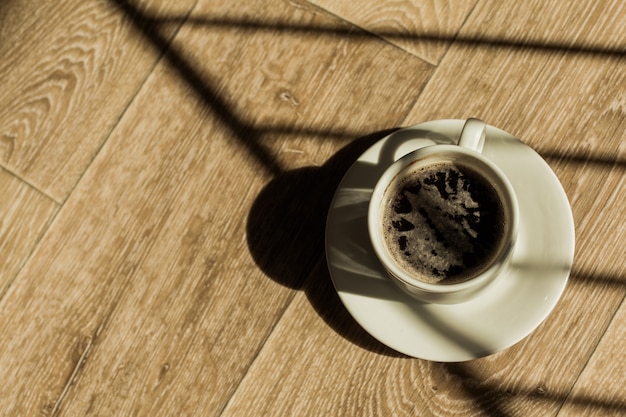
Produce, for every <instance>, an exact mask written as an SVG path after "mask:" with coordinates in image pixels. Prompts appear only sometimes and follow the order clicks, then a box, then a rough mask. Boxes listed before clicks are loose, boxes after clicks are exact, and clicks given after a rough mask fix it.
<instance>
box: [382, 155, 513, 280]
mask: <svg viewBox="0 0 626 417" xmlns="http://www.w3.org/2000/svg"><path fill="white" fill-rule="evenodd" d="M386 198H387V199H388V203H387V206H386V207H385V208H384V217H383V228H384V229H383V230H384V231H385V241H386V244H387V247H388V249H389V251H390V253H391V254H392V256H393V257H394V258H395V259H396V261H397V263H398V264H399V265H400V266H401V267H402V268H403V269H405V270H406V271H407V272H409V273H410V274H412V275H413V276H415V277H417V278H419V279H420V280H422V281H425V282H429V283H439V284H452V283H458V282H463V281H466V280H468V279H471V278H473V277H474V276H476V275H478V274H480V273H481V272H482V271H484V270H485V269H486V268H487V267H488V266H489V265H490V264H491V262H492V261H493V259H494V257H495V256H496V255H497V253H498V252H499V251H500V249H501V247H502V244H503V239H504V226H505V214H504V209H503V206H502V203H501V201H500V198H499V197H498V193H497V191H496V190H495V189H494V187H493V186H492V185H491V184H490V183H489V182H488V181H487V180H486V179H484V178H483V177H482V176H481V175H479V174H477V173H476V172H475V171H473V170H471V169H469V168H467V167H465V166H463V165H459V164H454V163H447V162H446V163H440V164H434V165H430V166H427V167H424V168H420V169H418V170H415V171H414V172H411V173H410V174H408V175H406V176H405V177H404V178H402V179H401V180H399V181H397V182H396V184H395V186H393V188H390V189H388V190H387V191H386Z"/></svg>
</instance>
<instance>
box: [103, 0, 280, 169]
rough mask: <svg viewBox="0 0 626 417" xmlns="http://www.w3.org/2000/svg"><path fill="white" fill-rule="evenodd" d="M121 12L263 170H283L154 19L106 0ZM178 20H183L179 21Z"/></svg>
mask: <svg viewBox="0 0 626 417" xmlns="http://www.w3.org/2000/svg"><path fill="white" fill-rule="evenodd" d="M109 1H110V2H111V3H113V4H114V5H116V6H117V7H118V8H119V9H120V10H122V11H123V12H124V14H125V15H126V17H127V18H128V20H129V21H130V22H131V23H132V24H133V26H134V27H135V29H137V30H138V31H139V32H140V33H141V34H142V35H144V37H145V38H146V39H147V40H149V41H150V42H151V43H152V45H153V46H154V47H155V48H156V49H157V50H158V51H159V52H160V53H161V54H162V56H163V57H164V58H165V59H166V60H167V62H168V63H169V64H170V66H171V68H172V69H174V70H175V71H176V72H177V73H178V75H179V76H180V77H181V78H182V79H183V80H185V81H186V82H187V84H188V85H189V86H190V87H192V89H193V90H194V91H195V92H196V94H197V95H198V96H199V97H200V99H201V100H202V101H203V102H204V103H205V104H206V105H207V108H209V109H210V110H212V111H213V113H214V114H215V115H216V116H217V117H219V118H220V119H221V121H222V122H223V125H224V126H226V127H227V128H228V129H229V130H230V131H231V133H233V136H234V137H235V138H237V139H238V140H239V142H240V143H241V144H243V145H244V146H245V147H247V148H248V150H249V151H250V152H251V154H252V155H254V156H255V157H256V158H257V159H258V160H259V161H260V162H261V163H262V164H263V165H264V166H265V168H266V169H267V170H268V171H269V172H270V173H271V174H273V175H278V174H280V173H281V172H283V169H282V167H281V166H280V165H279V163H278V162H277V161H276V159H275V158H274V157H273V156H272V153H271V151H270V150H269V149H267V148H266V147H265V146H263V144H262V143H261V140H260V139H261V135H262V132H261V131H259V130H258V129H256V128H255V127H254V126H253V125H251V124H249V123H247V122H246V121H245V120H243V119H241V118H239V117H238V116H237V115H236V114H235V112H234V110H233V107H234V106H233V105H232V104H231V103H229V102H228V101H226V99H224V98H223V97H222V96H221V95H220V94H219V93H218V89H217V88H216V87H215V86H214V85H212V84H211V83H210V81H209V80H208V79H206V78H204V77H202V76H201V75H200V74H199V73H198V71H197V70H196V69H194V68H193V67H192V66H191V64H189V62H188V61H187V60H185V58H183V53H182V52H181V51H180V50H178V49H177V48H176V47H175V45H173V44H172V43H171V42H170V41H169V40H168V39H167V38H166V37H165V36H163V35H162V34H161V33H159V30H158V25H155V20H154V19H150V18H148V17H146V16H145V15H144V14H142V12H141V11H140V10H139V9H138V8H136V7H135V6H133V5H131V4H130V3H129V2H127V1H125V0H109ZM181 20H184V19H182V18H181Z"/></svg>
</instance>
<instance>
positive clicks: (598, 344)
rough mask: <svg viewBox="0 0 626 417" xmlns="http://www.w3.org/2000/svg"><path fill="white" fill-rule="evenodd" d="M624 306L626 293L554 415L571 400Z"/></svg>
mask: <svg viewBox="0 0 626 417" xmlns="http://www.w3.org/2000/svg"><path fill="white" fill-rule="evenodd" d="M622 307H626V293H625V294H623V295H622V301H621V302H620V303H619V304H618V305H617V308H616V309H615V311H614V312H613V315H612V316H611V320H609V321H608V323H607V325H606V327H605V328H604V331H603V332H602V336H600V337H599V338H598V342H597V343H596V345H595V346H594V348H593V351H592V352H591V353H590V354H589V356H588V357H587V360H586V361H585V364H584V365H583V367H582V368H581V369H580V372H579V373H578V375H577V376H576V379H575V380H574V383H573V384H572V385H571V386H570V388H569V390H568V391H567V395H565V397H564V399H563V401H562V402H561V404H560V405H559V408H558V409H557V410H556V412H555V413H554V417H558V416H559V415H560V414H561V409H562V408H563V406H565V404H566V403H567V402H568V401H569V399H570V396H571V394H572V391H573V390H574V388H575V387H576V385H577V384H578V381H579V380H580V378H581V376H582V374H583V373H584V372H585V369H587V366H589V362H591V359H593V357H594V356H595V354H596V351H597V350H598V346H600V344H601V343H602V341H603V340H604V338H605V337H606V332H607V330H608V329H609V328H610V327H611V324H612V323H613V321H614V320H615V316H617V313H618V312H619V310H620V309H621V308H622Z"/></svg>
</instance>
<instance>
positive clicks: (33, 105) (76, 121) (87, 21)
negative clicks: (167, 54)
mask: <svg viewBox="0 0 626 417" xmlns="http://www.w3.org/2000/svg"><path fill="white" fill-rule="evenodd" d="M41 3H42V2H33V1H29V0H15V1H11V2H9V3H8V4H7V5H6V6H5V7H6V8H5V7H3V20H4V21H5V22H6V24H3V26H2V32H1V34H2V42H1V43H0V56H2V57H3V60H2V62H0V74H1V76H0V163H1V164H2V166H4V167H7V168H8V169H10V170H11V171H12V172H14V173H15V174H16V175H18V176H20V177H21V178H24V179H26V180H27V181H28V182H29V183H31V184H33V185H35V186H36V187H37V188H38V189H39V190H41V191H42V192H44V193H45V194H47V195H49V196H50V197H52V198H53V199H54V200H56V201H58V202H61V201H63V200H64V199H65V198H66V197H67V195H68V194H69V192H70V191H71V189H72V188H73V187H74V185H75V184H76V182H77V181H78V179H79V178H80V176H81V175H82V174H83V172H84V171H85V169H86V168H87V166H88V165H89V163H90V162H91V161H92V159H93V157H94V155H95V154H96V152H97V151H98V149H100V147H101V146H102V144H103V143H104V141H105V140H106V138H107V136H108V135H109V133H110V132H111V129H112V128H113V127H114V126H115V123H117V121H118V120H119V117H120V115H121V114H122V112H123V111H124V109H125V108H126V107H127V106H128V103H129V102H130V100H131V99H132V98H133V97H134V95H135V94H136V92H137V89H138V88H139V87H140V86H141V83H142V82H143V81H144V80H145V78H146V76H147V74H148V73H149V72H150V70H151V69H152V67H153V66H154V63H155V61H156V59H157V58H158V53H157V51H155V49H154V48H149V47H148V48H146V47H145V44H144V43H143V42H142V39H141V38H140V37H139V36H137V33H136V32H134V31H133V30H132V28H131V27H130V26H129V24H128V23H127V22H125V20H124V15H123V13H120V12H119V11H118V10H117V8H116V7H114V5H113V4H111V3H107V2H103V1H95V0H90V1H82V0H80V1H64V2H55V1H48V2H43V4H41ZM193 3H194V1H193V0H187V1H184V2H174V1H166V0H164V1H149V2H147V4H145V6H144V7H146V9H148V10H154V11H161V12H163V13H165V12H167V11H168V10H169V11H171V12H176V13H182V12H183V11H184V10H185V7H186V9H187V10H188V9H189V8H190V6H191V5H192V4H193ZM173 4H175V5H176V6H172V5H173ZM3 6H4V5H3ZM175 29H176V28H175V27H171V26H164V27H163V30H164V36H171V35H172V34H173V33H174V30H175Z"/></svg>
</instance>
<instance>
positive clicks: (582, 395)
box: [558, 301, 626, 417]
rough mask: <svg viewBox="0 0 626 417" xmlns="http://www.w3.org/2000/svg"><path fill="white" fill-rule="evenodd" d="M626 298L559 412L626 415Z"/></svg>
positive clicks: (590, 414) (579, 414) (570, 414)
mask: <svg viewBox="0 0 626 417" xmlns="http://www.w3.org/2000/svg"><path fill="white" fill-rule="evenodd" d="M624 329H626V301H625V302H622V306H621V307H620V308H619V310H618V311H617V313H616V314H615V317H613V320H612V321H611V325H610V326H609V328H608V329H607V331H606V332H605V334H604V336H603V337H602V340H601V341H600V343H599V345H598V347H597V349H596V350H595V352H594V353H593V356H592V357H591V360H590V361H589V363H588V364H587V366H586V367H585V370H584V371H583V372H582V374H581V375H580V378H578V381H577V382H576V385H574V388H573V389H572V391H571V392H570V393H569V395H568V396H567V401H565V404H564V405H563V408H561V410H560V411H559V414H558V415H559V416H616V417H617V416H623V415H624V414H625V413H626V393H625V392H624V386H625V385H626V372H625V371H626V361H625V359H624V344H625V343H626V333H625V332H624Z"/></svg>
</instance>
